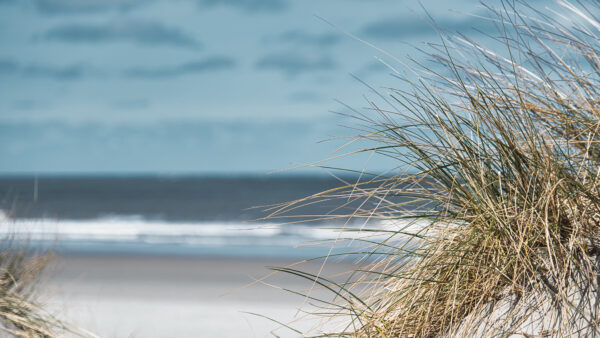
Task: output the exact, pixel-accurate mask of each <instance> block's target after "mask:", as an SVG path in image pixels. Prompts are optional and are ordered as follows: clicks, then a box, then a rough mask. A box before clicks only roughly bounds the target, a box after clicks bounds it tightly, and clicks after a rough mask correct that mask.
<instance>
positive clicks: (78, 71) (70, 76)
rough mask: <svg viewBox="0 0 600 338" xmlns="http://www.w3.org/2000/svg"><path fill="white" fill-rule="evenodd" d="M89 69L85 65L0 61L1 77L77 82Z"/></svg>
mask: <svg viewBox="0 0 600 338" xmlns="http://www.w3.org/2000/svg"><path fill="white" fill-rule="evenodd" d="M86 72H87V68H86V67H84V66H83V65H80V64H78V65H69V66H62V67H61V66H53V65H45V64H36V63H32V64H28V65H21V64H20V63H18V62H16V61H14V60H7V59H5V60H0V76H7V75H21V76H23V77H30V78H31V77H37V78H51V79H56V80H75V79H79V78H81V77H83V76H84V75H85V74H86Z"/></svg>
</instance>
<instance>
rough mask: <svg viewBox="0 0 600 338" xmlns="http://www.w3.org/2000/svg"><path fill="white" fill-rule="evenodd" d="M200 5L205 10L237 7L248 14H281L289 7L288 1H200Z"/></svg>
mask: <svg viewBox="0 0 600 338" xmlns="http://www.w3.org/2000/svg"><path fill="white" fill-rule="evenodd" d="M198 5H199V6H200V7H203V8H210V7H216V6H227V7H236V8H238V9H241V10H244V11H246V12H281V11H284V10H286V9H287V8H288V7H289V3H288V1H287V0H199V1H198Z"/></svg>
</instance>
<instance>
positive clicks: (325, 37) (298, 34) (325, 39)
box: [267, 29, 340, 47]
mask: <svg viewBox="0 0 600 338" xmlns="http://www.w3.org/2000/svg"><path fill="white" fill-rule="evenodd" d="M267 41H268V42H271V41H276V42H284V43H294V44H298V45H307V46H315V47H329V46H333V45H335V44H337V43H338V42H340V36H339V35H338V34H333V33H326V34H312V33H308V32H306V31H303V30H300V29H293V30H289V31H286V32H284V33H282V34H280V35H278V36H277V37H274V38H268V39H267Z"/></svg>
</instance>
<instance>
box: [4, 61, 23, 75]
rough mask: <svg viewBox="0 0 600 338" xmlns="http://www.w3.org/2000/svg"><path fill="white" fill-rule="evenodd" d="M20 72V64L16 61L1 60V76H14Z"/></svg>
mask: <svg viewBox="0 0 600 338" xmlns="http://www.w3.org/2000/svg"><path fill="white" fill-rule="evenodd" d="M18 70H19V64H18V63H17V62H16V61H14V60H8V59H4V60H0V75H8V74H14V73H16V72H17V71H18Z"/></svg>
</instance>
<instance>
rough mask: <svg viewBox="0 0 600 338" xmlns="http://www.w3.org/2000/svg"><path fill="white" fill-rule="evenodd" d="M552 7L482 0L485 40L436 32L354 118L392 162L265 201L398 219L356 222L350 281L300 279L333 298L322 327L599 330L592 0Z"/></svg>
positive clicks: (599, 81)
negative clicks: (298, 195)
mask: <svg viewBox="0 0 600 338" xmlns="http://www.w3.org/2000/svg"><path fill="white" fill-rule="evenodd" d="M558 4H559V7H560V8H561V11H560V13H558V12H552V11H539V10H537V9H536V8H532V7H530V6H528V5H527V4H526V3H525V2H523V3H520V2H508V1H506V2H503V3H501V4H499V7H498V8H492V7H488V9H489V13H490V18H489V20H492V21H493V22H494V23H495V24H496V26H497V30H498V33H497V34H494V35H493V36H492V38H493V39H494V40H495V41H496V42H495V46H496V47H494V49H493V50H492V49H488V48H486V47H484V46H483V45H480V44H478V43H477V42H475V41H472V40H470V39H469V38H467V37H465V36H462V35H444V34H442V35H443V38H442V41H441V43H439V44H429V49H428V52H427V53H428V55H429V56H431V57H432V58H433V60H435V61H436V63H437V64H438V66H437V67H436V68H428V67H427V66H424V65H418V67H416V68H415V69H414V71H416V72H418V74H419V76H418V77H417V78H416V79H412V80H411V79H407V78H403V80H404V81H406V82H407V83H409V84H410V90H408V91H406V90H399V89H393V88H390V89H389V90H388V93H387V95H382V96H381V101H382V102H380V103H377V102H370V109H369V111H368V112H366V113H360V114H359V115H357V116H356V117H357V118H358V119H359V120H361V121H362V123H363V125H366V126H367V127H368V128H369V130H368V131H367V132H366V133H365V134H364V135H362V136H361V137H360V139H368V140H370V141H373V142H375V144H376V146H375V147H369V148H368V149H365V150H364V151H369V152H370V151H374V152H377V153H379V154H382V155H385V156H391V157H393V158H395V159H396V160H397V161H398V168H397V171H401V174H398V175H393V176H387V177H383V176H375V177H372V178H369V179H366V178H365V177H363V178H362V179H361V181H359V182H357V183H356V184H349V185H347V186H345V187H341V188H339V189H334V190H330V191H327V192H323V193H321V194H318V195H315V196H311V197H308V198H306V199H303V200H301V201H295V202H292V203H289V204H286V205H284V206H282V207H280V208H278V209H276V210H274V211H273V214H272V215H271V216H272V217H277V216H280V215H284V214H285V213H286V212H287V211H288V210H290V209H291V208H297V207H298V206H300V205H302V204H305V203H314V202H317V201H322V200H330V199H343V200H345V201H348V203H354V204H356V203H358V204H359V205H360V207H359V208H357V209H356V210H355V211H354V212H352V213H350V214H348V215H337V216H331V217H336V218H339V217H345V218H353V219H357V218H365V219H367V220H369V221H370V222H372V223H373V221H374V220H386V221H388V222H392V224H395V228H393V229H392V230H390V229H389V228H388V229H386V230H381V231H377V230H370V231H369V232H365V231H364V229H363V232H362V233H363V234H364V235H365V237H364V238H363V241H364V242H365V243H369V244H371V245H372V247H371V250H372V252H373V253H376V254H377V255H376V259H375V261H374V262H372V263H369V264H365V266H364V267H361V268H360V269H357V271H356V272H355V274H354V275H353V277H352V278H351V279H349V281H350V282H349V283H329V282H328V281H327V280H322V279H320V278H319V276H312V277H311V278H315V279H316V280H317V281H319V282H320V283H322V284H324V285H328V286H329V287H331V288H332V289H334V290H335V292H334V297H335V298H336V299H337V301H338V302H337V303H336V304H337V305H336V306H331V305H330V306H326V307H324V311H323V313H322V314H321V315H323V316H326V317H327V316H333V317H344V316H347V317H348V318H349V324H348V325H347V326H346V327H344V328H341V329H340V330H339V332H325V333H322V334H324V335H335V336H366V337H370V336H384V337H435V336H456V335H459V336H462V335H473V336H508V335H510V334H520V335H522V336H556V337H565V336H573V335H584V336H596V335H598V334H599V333H600V327H599V326H600V322H599V320H600V318H599V317H598V312H599V310H600V303H599V302H600V274H599V273H600V143H599V142H600V100H599V98H600V20H598V19H597V18H596V17H595V16H594V15H595V14H600V5H598V3H597V2H593V3H592V2H589V3H578V4H576V5H573V4H570V3H568V2H565V1H561V2H559V3H558ZM482 20H483V19H482ZM354 204H353V205H354ZM410 220H419V222H420V223H419V224H420V225H419V226H414V225H410V222H411V221H410ZM369 229H371V228H369ZM341 230H343V231H357V230H356V229H354V230H351V229H348V228H343V229H341ZM374 234H375V235H378V237H373V238H371V237H370V236H372V235H374ZM382 236H383V237H382ZM359 255H360V256H362V255H364V253H360V254H359Z"/></svg>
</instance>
